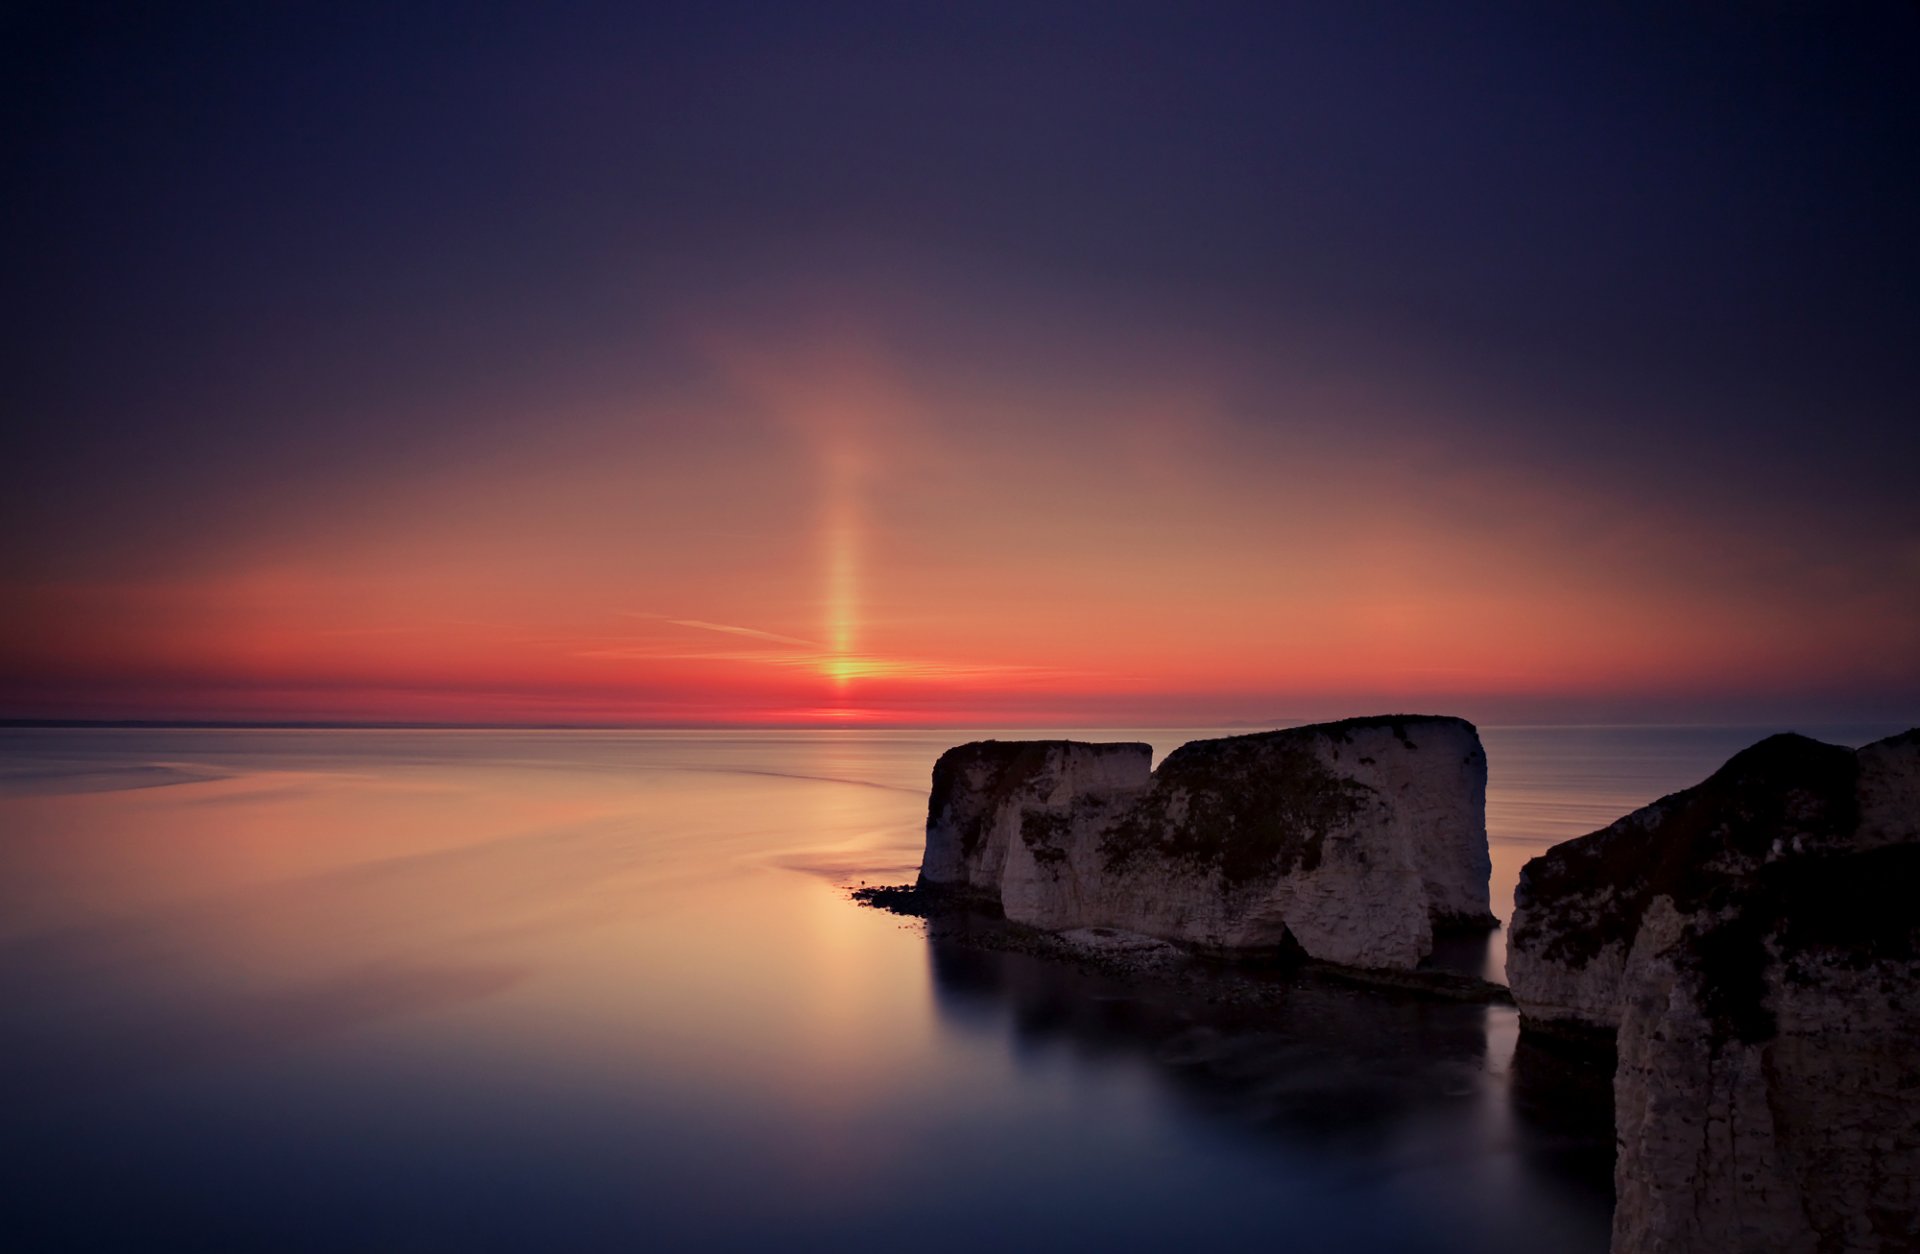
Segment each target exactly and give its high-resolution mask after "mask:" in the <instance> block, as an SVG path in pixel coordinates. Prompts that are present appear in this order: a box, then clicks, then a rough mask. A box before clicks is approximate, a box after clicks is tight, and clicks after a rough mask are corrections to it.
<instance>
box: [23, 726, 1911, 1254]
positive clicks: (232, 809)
mask: <svg viewBox="0 0 1920 1254" xmlns="http://www.w3.org/2000/svg"><path fill="white" fill-rule="evenodd" d="M1803 730H1806V731H1808V732H1809V733H1810V734H1815V735H1819V736H1821V737H1822V738H1824V739H1829V740H1835V741H1839V742H1843V743H1850V744H1857V743H1861V742H1863V741H1864V740H1867V739H1870V738H1872V737H1874V736H1876V735H1881V734H1887V733H1889V732H1892V731H1894V730H1897V729H1895V728H1808V729H1803ZM979 734H984V733H964V734H956V733H953V732H868V731H855V730H832V731H818V732H629V731H619V732H612V731H610V732H571V731H528V732H512V731H385V730H380V731H374V730H365V731H349V730H332V731H304V730H301V731H295V730H272V731H265V730H261V731H255V730H249V731H215V730H175V731H157V730H99V729H88V730H0V1005H3V1006H4V1016H3V1017H0V1110H4V1111H5V1118H4V1123H3V1124H0V1128H4V1131H3V1132H0V1171H3V1172H4V1181H5V1183H4V1185H0V1248H4V1249H7V1250H96V1249H115V1250H119V1249H125V1250H165V1249H182V1250H205V1251H214V1250H269V1251H306V1250H314V1251H334V1250H355V1251H359V1250H394V1251H400V1250H407V1251H415V1250H419V1251H439V1250H446V1251H490V1250H515V1251H520V1250H530V1249H541V1250H601V1249H606V1250H613V1249H620V1250H635V1249H645V1250H652V1249H702V1250H764V1249H781V1250H814V1249H827V1248H840V1247H845V1246H847V1245H849V1244H868V1245H873V1244H879V1245H882V1246H883V1247H885V1248H903V1249H913V1250H928V1251H938V1250H969V1251H977V1250H979V1249H982V1248H996V1249H1010V1250H1018V1249H1074V1248H1105V1249H1123V1250H1165V1249H1175V1248H1180V1249H1243V1248H1246V1249H1251V1248H1256V1247H1257V1248H1262V1249H1271V1248H1276V1247H1277V1248H1289V1249H1341V1250H1409V1251H1427V1250H1432V1251H1442V1250H1447V1251H1451V1250H1460V1251H1468V1250H1471V1251H1499V1250H1529V1251H1532V1250H1539V1249H1544V1248H1551V1249H1556V1250H1565V1251H1579V1250H1603V1249H1604V1248H1605V1247H1606V1239H1607V1216H1608V1211H1609V1207H1610V1197H1609V1184H1608V1179H1607V1173H1608V1170H1609V1168H1608V1161H1609V1156H1610V1152H1611V1134H1610V1131H1609V1129H1608V1127H1607V1126H1606V1113H1605V1110H1604V1084H1601V1085H1600V1086H1599V1092H1600V1097H1599V1098H1598V1101H1599V1103H1600V1104H1599V1105H1598V1106H1596V1099H1595V1092H1596V1089H1595V1085H1594V1083H1593V1080H1592V1077H1591V1076H1589V1075H1587V1074H1585V1073H1584V1072H1582V1071H1581V1069H1580V1068H1578V1067H1573V1066H1571V1065H1569V1064H1567V1063H1565V1062H1564V1061H1563V1060H1559V1059H1555V1058H1552V1057H1541V1056H1536V1055H1537V1051H1532V1050H1529V1049H1526V1048H1522V1049H1519V1050H1518V1051H1516V1048H1515V1037H1516V1023H1515V1020H1514V1016H1513V1012H1512V1011H1511V1010H1508V1009H1502V1008H1497V1007H1496V1008H1485V1007H1479V1006H1461V1005H1450V1004H1434V1003H1420V1002H1410V1001H1403V1000H1398V999H1393V998H1388V997H1383V996H1380V995H1377V994H1371V993H1366V992H1362V991H1356V990H1341V989H1333V988H1326V987H1318V986H1302V987H1301V988H1300V989H1299V990H1298V992H1297V994H1290V995H1289V999H1288V1001H1287V1002H1286V1004H1285V1005H1284V1007H1283V1008H1282V1010H1281V1012H1280V1013H1278V1014H1277V1015H1274V1016H1270V1017H1267V1018H1263V1019H1261V1020H1258V1021H1251V1022H1236V1021H1234V1019H1233V1018H1232V1017H1231V1016H1230V1015H1227V1014H1225V1013H1224V1012H1223V1016H1222V1017H1218V1018H1214V1017H1199V1016H1196V1015H1194V1014H1193V1013H1190V1012H1189V1011H1182V1010H1177V1009H1173V1008H1169V1007H1167V1006H1161V1005H1155V1004H1152V1003H1150V1002H1143V1001H1140V1000H1137V999H1136V998H1134V997H1133V996H1132V995H1131V994H1130V992H1129V990H1127V989H1125V988H1120V987H1115V986H1112V985H1110V984H1103V983H1101V982H1099V981H1097V980H1092V979H1089V978H1088V977H1083V976H1078V975H1074V974H1072V973H1071V972H1068V971H1065V970H1062V969H1059V968H1055V967H1050V966H1048V965H1047V964H1044V963H1040V962H1037V961H1035V960H1033V959H1029V958H1024V957H1020V956H1016V955H1008V954H990V953H981V952H977V951H971V950H964V949H955V948H951V947H949V946H948V945H945V944H943V943H940V942H936V941H930V940H929V938H928V937H927V936H926V934H925V932H924V930H923V929H922V928H921V927H920V926H919V925H918V924H916V923H914V922H912V921H909V920H903V919H900V918H896V917H894V916H891V915H887V914H883V913H880V912H877V911H872V910H867V909H862V908H859V907H856V906H854V905H853V904H851V903H850V902H849V901H848V900H847V899H846V895H845V887H844V886H845V885H847V884H849V883H856V882H859V881H863V880H864V881H868V882H898V881H902V880H906V879H910V878H911V877H912V874H913V871H914V868H915V867H916V865H917V863H918V859H919V851H920V841H921V826H922V823H923V821H924V817H925V805H926V787H927V781H928V775H929V772H930V769H931V767H932V763H933V760H934V758H935V757H936V756H938V754H939V752H940V751H941V750H942V749H943V748H945V747H946V746H947V745H949V744H951V743H953V742H954V741H955V740H956V739H962V738H968V737H970V736H973V735H979ZM1005 734H1011V735H1036V734H1063V733H1037V732H1033V731H1025V732H1018V733H1005ZM1064 734H1077V735H1080V736H1082V737H1086V738H1095V739H1138V740H1146V741H1149V742H1150V743H1152V744H1153V745H1154V746H1155V749H1156V751H1157V752H1158V753H1161V754H1164V753H1165V752H1167V751H1168V750H1170V749H1172V748H1173V747H1175V746H1176V745H1178V744H1179V743H1182V742H1183V741H1185V740H1187V739H1191V738H1193V737H1194V736H1197V735H1205V734H1210V733H1207V732H1205V731H1163V730H1152V729H1148V730H1138V731H1132V730H1128V731H1115V730H1110V729H1109V730H1102V731H1097V732H1086V731H1082V732H1078V733H1064ZM1759 734H1760V733H1759V732H1758V731H1755V730H1751V729H1740V728H1489V729H1483V737H1484V739H1485V741H1486V744H1487V749H1488V755H1489V760H1490V770H1491V783H1490V785H1489V793H1488V826H1489V830H1490V835H1491V840H1492V847H1493V857H1494V885H1493V888H1494V902H1495V910H1496V913H1501V914H1503V915H1504V913H1505V912H1506V910H1507V909H1508V908H1509V907H1510V903H1511V895H1512V886H1513V882H1514V878H1515V876H1516V875H1517V874H1518V871H1519V867H1520V864H1521V863H1522V862H1524V861H1525V859H1526V858H1528V857H1530V856H1532V854H1533V853H1535V852H1538V851H1539V850H1540V849H1543V848H1545V847H1546V846H1547V845H1549V844H1551V843H1553V842H1555V841H1558V840H1562V839H1565V838H1567V837H1569V836H1573V835H1578V834H1580V833H1582V832H1585V831H1588V830H1591V829H1593V828H1595V827H1598V826H1600V825H1602V824H1604V823H1606V822H1608V821H1610V820H1611V819H1613V818H1615V817H1617V816H1619V815H1620V814H1622V813H1625V812H1626V811H1627V810H1629V809H1632V808H1633V807H1635V806H1638V805H1640V804H1643V803H1644V802H1646V801H1648V800H1651V799H1652V798H1654V797H1657V796H1659V795H1661V794H1663V793H1666V792H1669V791H1672V790H1674V789H1676V788H1680V787H1684V786H1686V785H1688V784H1691V783H1693V782H1695V781H1697V780H1698V779H1700V778H1702V777H1704V776H1705V775H1706V774H1707V773H1708V772H1709V771H1711V770H1712V768H1713V767H1715V766H1716V765H1718V764H1719V763H1720V762H1721V761H1722V760H1724V759H1725V758H1726V757H1727V756H1729V755H1730V754H1731V753H1732V752H1734V751H1735V750H1737V749H1739V748H1740V747H1742V746H1744V745H1745V744H1747V743H1749V742H1751V741H1752V740H1754V739H1756V738H1757V737H1758V736H1759ZM1473 961H1476V962H1478V963H1481V964H1483V965H1484V968H1485V969H1486V970H1487V971H1488V972H1489V973H1490V974H1493V975H1496V976H1497V975H1498V974H1499V972H1500V970H1501V952H1500V946H1499V937H1498V934H1496V935H1495V937H1494V940H1493V943H1492V944H1491V945H1490V946H1489V948H1488V951H1487V952H1486V953H1485V954H1483V955H1479V956H1478V957H1476V958H1474V959H1473Z"/></svg>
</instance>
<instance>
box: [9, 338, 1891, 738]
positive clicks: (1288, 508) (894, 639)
mask: <svg viewBox="0 0 1920 1254" xmlns="http://www.w3.org/2000/svg"><path fill="white" fill-rule="evenodd" d="M716 360H717V361H718V362H719V363H720V365H719V369H720V370H721V373H722V375H723V376H724V377H725V378H726V379H727V380H729V382H730V386H732V388H733V389H734V391H733V393H732V394H731V395H733V397H734V399H733V400H732V401H730V402H728V403H727V404H726V405H720V406H718V407H717V408H716V409H714V411H713V413H712V416H711V426H712V430H713V432H714V434H699V433H698V431H697V430H696V433H695V434H692V435H688V436H686V437H685V438H684V439H682V440H681V441H680V442H679V443H677V444H671V445H665V446H656V445H647V446H644V447H645V452H646V454H647V455H645V456H640V455H638V454H637V453H635V452H633V451H632V450H631V449H630V448H629V444H628V441H627V437H625V436H623V435H622V434H621V430H620V428H619V427H618V425H617V424H614V423H612V422H611V420H608V421H607V422H606V423H603V424H600V425H596V423H595V422H593V421H589V420H588V419H587V418H580V419H576V420H575V422H574V426H573V428H572V429H575V430H577V431H580V432H585V433H586V434H583V435H578V436H576V437H574V438H573V439H572V440H571V441H568V440H555V441H554V442H553V443H552V445H551V446H550V447H547V448H545V449H543V450H542V452H541V454H540V456H539V457H533V456H532V455H530V454H528V453H526V452H525V451H524V450H517V451H515V452H514V453H513V455H512V456H507V455H505V454H502V455H500V456H498V457H493V456H486V455H476V456H475V457H474V459H472V460H471V461H469V462H466V463H462V464H451V465H448V466H446V467H444V468H441V469H438V470H437V471H435V472H434V473H432V474H429V475H423V476H415V477H407V478H405V479H403V480H400V481H397V482H396V484H395V486H394V488H393V489H392V490H391V491H390V492H389V493H387V494H386V495H384V496H383V495H379V494H375V493H368V494H366V495H365V496H363V497H361V498H357V501H358V503H357V507H356V510H355V511H353V512H352V513H349V514H344V515H338V516H335V515H332V514H327V515H323V516H315V515H314V514H311V513H303V512H300V511H293V512H290V513H289V514H288V515H287V516H286V517H285V518H282V519H279V520H277V521H276V520H272V519H267V520H263V522H262V524H261V525H260V526H259V527H258V528H255V529H252V530H246V531H238V532H235V533H234V534H232V535H230V536H225V537H223V538H222V539H221V541H220V542H219V543H214V542H211V541H210V542H209V543H208V544H207V545H206V546H204V547H203V548H202V549H200V550H197V551H195V552H194V553H192V554H190V555H185V556H184V557H183V559H182V565H181V568H180V569H178V570H173V571H165V570H163V571H156V572H150V573H149V572H142V573H140V574H130V573H128V572H125V571H120V572H106V573H103V574H100V575H98V576H94V577H87V578H79V577H75V578H68V579H59V580H46V579H40V580H30V579H29V580H16V581H15V582H13V583H10V584H6V585H0V596H3V597H4V599H5V603H6V606H7V610H8V612H7V613H6V614H5V616H4V621H0V685H3V686H0V695H4V698H5V708H4V709H0V714H5V715H13V716H29V717H66V716H78V717H159V718H165V717H202V718H267V719H272V718H286V719H312V718H318V719H348V720H372V721H404V720H409V719H415V720H427V721H502V722H512V721H582V722H609V723H611V722H672V723H722V722H737V723H786V722H818V723H826V724H835V725H843V724H857V723H886V722H931V723H939V722H979V723H996V722H998V723H1007V722H1054V723H1063V722H1070V721H1075V720H1080V721H1097V722H1107V721H1120V722H1133V721H1138V720H1141V719H1143V718H1167V719H1186V720H1192V721H1195V722H1200V723H1207V722H1211V721H1213V720H1216V719H1218V718H1221V717H1244V718H1249V719H1253V720H1256V721H1258V720H1265V719H1272V718H1278V717H1282V716H1292V715H1296V714H1300V713H1303V712H1305V713H1310V714H1319V713H1329V714H1331V713H1356V712H1368V711H1370V710H1372V709H1374V708H1376V707H1378V708H1387V707H1400V708H1407V707H1413V706H1421V707H1429V706H1434V705H1437V704H1440V705H1446V706H1448V707H1449V708H1459V707H1462V706H1472V705H1473V704H1474V703H1475V702H1479V703H1481V704H1483V705H1487V706H1488V707H1489V708H1505V707H1502V706H1501V704H1500V703H1502V702H1506V703H1508V704H1509V705H1511V704H1512V703H1516V702H1521V703H1525V702H1531V703H1534V704H1535V705H1537V706H1538V707H1539V708H1542V709H1546V708H1550V707H1551V706H1552V704H1553V703H1554V702H1556V701H1559V702H1588V703H1607V702H1616V703H1617V702H1622V701H1631V700H1652V699H1658V700H1668V701H1687V700H1695V699H1699V700H1708V699H1711V698H1714V697H1715V696H1716V695H1724V694H1732V693H1743V692H1754V691H1760V692H1778V693H1786V694H1789V695H1790V694H1792V693H1796V692H1814V691H1820V690H1823V689H1826V690H1846V691H1856V692H1858V691H1869V692H1870V691H1873V690H1874V689H1875V688H1876V687H1897V686H1898V685H1901V684H1906V685H1909V686H1911V685H1913V684H1915V683H1916V676H1915V670H1916V665H1917V664H1916V662H1915V661H1914V659H1915V658H1916V657H1920V649H1912V648H1908V647H1906V646H1908V645H1909V644H1911V643H1912V641H1911V635H1912V629H1911V623H1912V622H1913V620H1914V616H1913V614H1912V613H1911V612H1910V611H1909V609H1908V606H1907V602H1908V601H1910V600H1911V599H1912V596H1913V594H1912V592H1911V588H1912V587H1913V586H1920V553H1916V554H1914V555H1911V556H1910V557H1909V558H1908V559H1905V560H1908V561H1910V562H1911V563H1912V565H1913V567H1914V571H1915V574H1916V576H1917V578H1916V579H1915V580H1914V581H1913V582H1912V583H1911V584H1901V585H1898V586H1895V585H1890V584H1888V583H1887V582H1885V581H1880V582H1868V581H1857V580H1856V581H1848V580H1846V579H1843V578H1840V577H1838V576H1833V575H1830V574H1828V573H1827V572H1826V571H1825V569H1824V568H1822V567H1820V566H1819V565H1817V564H1816V563H1815V558H1814V557H1806V558H1799V557H1795V556H1793V555H1792V554H1791V551H1790V550H1787V549H1784V548H1782V547H1781V545H1784V544H1785V543H1786V541H1784V540H1783V541H1781V542H1780V545H1775V546H1774V547H1772V548H1766V547H1765V546H1761V550H1760V551H1761V552H1762V554H1763V558H1764V560H1759V559H1756V560H1753V561H1751V562H1748V563H1746V564H1744V565H1743V564H1741V563H1738V562H1730V561H1728V559H1727V553H1728V551H1729V544H1730V543H1731V541H1729V540H1728V539H1727V538H1726V537H1725V536H1723V535H1722V533H1721V532H1718V531H1716V530H1714V529H1713V528H1711V527H1706V526H1700V525H1688V524H1687V520H1686V519H1684V518H1683V517H1681V516H1679V515H1677V514H1675V515H1663V514H1662V513H1661V512H1660V510H1659V508H1657V507H1654V506H1648V507H1647V508H1645V509H1642V510H1640V511H1639V512H1636V513H1622V512H1620V511H1619V510H1618V509H1617V508H1616V507H1615V505H1614V503H1613V502H1611V501H1608V500H1606V499H1604V498H1602V497H1598V496H1594V495H1591V494H1587V493H1583V492H1582V491H1580V490H1578V489H1577V488H1576V487H1574V486H1572V485H1542V484H1540V483H1539V482H1537V481H1536V480H1534V479H1533V478H1531V477H1529V476H1527V475H1525V474H1512V473H1508V472H1505V471H1502V470H1500V469H1499V468H1497V467H1492V468H1489V467H1483V466H1480V465H1479V464H1477V463H1475V462H1473V461H1471V460H1470V459H1469V460H1466V461H1462V460H1460V459H1459V458H1458V457H1457V456H1456V455H1455V454H1454V452H1453V451H1452V450H1449V449H1447V448H1445V447H1443V446H1440V445H1434V446H1432V447H1428V446H1425V445H1422V444H1421V443H1420V442H1419V438H1418V437H1417V436H1415V435H1409V436H1408V437H1407V439H1408V443H1407V446H1406V447H1405V448H1402V449H1395V450H1391V451H1385V452H1383V451H1382V450H1381V449H1380V448H1378V447H1376V446H1373V445H1369V444H1361V445H1357V446H1353V447H1348V446H1346V445H1342V444H1340V443H1338V442H1330V437H1325V436H1323V435H1322V434H1321V433H1319V432H1317V431H1311V430H1310V431H1308V432H1307V433H1306V434H1304V435H1302V436H1300V437H1299V438H1298V439H1297V440H1293V439H1291V438H1290V437H1287V436H1286V435H1285V434H1284V433H1282V434H1281V435H1271V434H1261V433H1256V432H1251V431H1248V430H1246V429H1242V428H1240V427H1236V426H1235V425H1234V424H1233V423H1232V422H1231V421H1229V420H1228V419H1227V418H1225V417H1222V416H1221V415H1220V414H1218V413H1216V412H1214V408H1213V402H1212V401H1211V400H1210V399H1209V392H1208V390H1207V389H1205V388H1201V387H1197V386H1193V385H1191V384H1190V383H1188V382H1184V381H1177V382H1176V383H1170V384H1169V385H1168V386H1167V387H1165V388H1163V389H1161V390H1160V391H1158V392H1140V391H1139V390H1138V389H1133V390H1127V391H1124V392H1122V391H1112V392H1107V391H1101V390H1099V389H1093V390H1091V391H1085V392H1084V394H1083V393H1082V392H1071V393H1060V394H1047V393H1044V392H1031V393H1030V392H1028V391H1023V390H1021V389H1020V388H1018V387H1014V386H1012V385H969V386H980V387H982V388H983V389H984V390H981V391H979V392H978V393H973V392H969V391H967V390H966V387H965V386H962V385H958V384H953V383H951V382H950V381H949V382H947V383H943V384H941V385H940V386H937V387H936V386H934V385H931V384H926V383H916V382H915V381H914V377H913V373H912V371H910V370H908V369H906V368H905V367H904V366H901V365H900V364H898V363H890V362H888V361H886V360H882V359H876V358H875V357H874V356H873V355H872V354H869V353H864V352H860V351H854V350H850V349H847V348H845V347H829V348H827V349H818V348H809V349H804V350H795V351H793V352H790V353H784V354H783V353H774V352H761V353H758V354H755V353H747V352H743V351H739V350H738V349H735V348H729V349H727V350H726V351H720V352H717V353H716ZM1063 395H1064V396H1066V397H1067V399H1064V400H1063V399H1061V397H1062V396H1063ZM1322 401H1323V402H1324V398H1322ZM1304 403H1305V402H1303V405H1304ZM1355 403H1358V402H1355ZM1369 403H1373V404H1381V403H1382V402H1379V401H1377V400H1373V401H1370V402H1369ZM1036 412H1045V413H1046V414H1048V416H1049V417H1050V418H1051V419H1053V423H1052V425H1048V424H1040V423H1036V422H1035V421H1034V420H1033V414H1035V413H1036ZM690 429H692V428H690ZM1415 429H1416V428H1413V427H1410V428H1409V430H1415ZM1276 466H1278V467H1281V468H1282V472H1281V477H1280V478H1276V471H1275V470H1274V467H1276ZM1741 539H1742V541H1743V542H1746V541H1748V540H1750V539H1751V537H1747V536H1744V535H1743V536H1742V537H1741ZM1783 553H1785V554H1786V556H1781V554H1783ZM1795 561H1798V562H1802V563H1803V567H1804V568H1796V567H1783V563H1790V562H1795ZM1783 569H1786V570H1787V573H1788V574H1790V575H1792V576H1793V577H1792V578H1791V579H1788V578H1786V577H1785V576H1783V574H1782V571H1783ZM1783 589H1787V591H1783Z"/></svg>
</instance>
